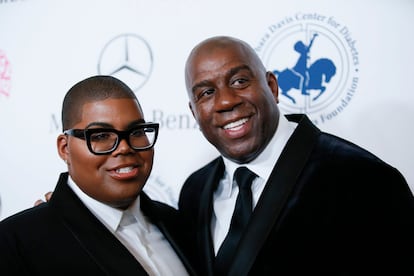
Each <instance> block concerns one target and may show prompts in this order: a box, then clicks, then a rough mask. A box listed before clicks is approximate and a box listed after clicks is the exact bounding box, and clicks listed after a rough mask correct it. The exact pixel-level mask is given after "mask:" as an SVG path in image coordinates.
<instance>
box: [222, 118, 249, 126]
mask: <svg viewBox="0 0 414 276" xmlns="http://www.w3.org/2000/svg"><path fill="white" fill-rule="evenodd" d="M247 121H248V119H247V118H243V119H240V120H238V121H235V122H232V123H230V124H227V125H225V126H224V127H223V128H224V129H230V128H236V127H238V126H241V125H242V124H244V123H245V122H247Z"/></svg>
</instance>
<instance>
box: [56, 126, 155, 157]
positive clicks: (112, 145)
mask: <svg viewBox="0 0 414 276" xmlns="http://www.w3.org/2000/svg"><path fill="white" fill-rule="evenodd" d="M158 128H159V124H158V123H144V124H139V125H136V126H134V127H132V128H130V129H128V130H124V131H120V130H116V129H113V128H89V129H68V130H65V131H64V132H63V133H64V134H66V135H71V136H74V137H77V138H80V139H84V140H85V139H86V144H87V145H88V148H89V150H90V152H92V153H93V154H97V155H103V154H110V153H111V152H113V151H115V149H116V148H117V147H118V145H119V143H120V142H121V140H122V139H125V140H126V141H127V143H128V145H129V146H130V147H131V148H132V149H134V150H136V151H143V150H148V149H150V148H152V147H153V146H154V144H155V141H156V140H157V137H158Z"/></svg>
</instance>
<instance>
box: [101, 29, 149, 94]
mask: <svg viewBox="0 0 414 276" xmlns="http://www.w3.org/2000/svg"><path fill="white" fill-rule="evenodd" d="M152 66H153V56H152V51H151V47H150V46H149V44H148V43H147V42H146V41H145V40H144V39H143V38H142V37H140V36H139V35H136V34H121V35H118V36H116V37H115V38H113V39H111V40H110V41H109V42H108V43H107V44H106V45H105V47H104V48H103V49H102V52H101V54H100V57H99V61H98V74H103V75H111V76H114V77H117V78H119V79H120V80H122V81H124V82H125V83H126V84H127V85H128V86H129V87H131V89H132V90H134V91H135V92H136V91H138V90H139V89H140V88H141V87H142V86H143V85H144V84H145V83H146V82H147V80H148V79H149V77H150V75H151V72H152Z"/></svg>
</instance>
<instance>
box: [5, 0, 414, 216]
mask: <svg viewBox="0 0 414 276" xmlns="http://www.w3.org/2000/svg"><path fill="white" fill-rule="evenodd" d="M413 28H414V1H411V0H394V1H389V0H388V1H386V0H375V1H374V0H366V1H360V0H347V1H329V0H326V1H322V0H314V1H309V0H290V1H275V0H257V1H245V0H238V1H235V0H228V1H221V0H210V1H205V0H204V1H201V0H151V1H149V0H146V1H144V0H119V1H107V0H99V1H98V0H95V1H93V0H86V1H85V0H60V1H53V0H8V1H7V0H3V1H1V0H0V200H1V203H0V219H2V218H5V217H7V216H9V215H11V214H13V213H16V212H18V211H20V210H23V209H26V208H29V207H31V206H33V204H34V202H35V201H36V200H37V199H40V198H43V195H44V194H45V193H46V192H48V191H52V190H53V188H54V186H55V185H56V182H57V179H58V175H59V173H60V172H63V171H65V170H66V166H65V164H64V162H63V161H62V160H60V158H59V157H58V154H57V150H56V137H57V135H58V134H59V133H60V132H61V122H60V109H61V104H62V100H63V96H64V95H65V93H66V92H67V90H68V89H69V88H70V87H71V86H72V85H73V84H75V83H76V82H78V81H80V80H82V79H84V78H86V77H89V76H92V75H96V74H106V75H114V76H116V77H118V78H120V79H122V80H123V81H125V82H126V83H127V84H128V85H129V86H130V87H131V88H132V89H133V90H134V92H135V93H136V95H137V96H138V98H139V99H140V101H141V104H142V106H143V109H144V112H145V116H146V120H147V121H155V122H159V123H160V126H161V128H160V135H159V140H158V142H157V144H156V148H155V162H154V168H153V172H152V175H151V177H150V180H149V182H148V183H147V185H146V187H145V190H146V191H147V192H148V193H149V194H150V195H151V196H152V197H154V198H156V199H159V200H161V201H164V202H167V203H169V204H171V205H173V206H176V203H177V198H178V194H179V190H180V188H181V185H182V183H183V182H184V180H185V178H186V177H187V176H188V175H189V174H190V173H191V172H192V171H194V170H195V169H197V168H199V167H200V166H202V165H203V164H204V163H206V162H208V161H209V160H211V159H212V158H214V157H215V156H217V152H216V150H215V149H214V148H213V147H212V146H210V145H209V144H208V143H207V142H206V140H205V139H204V137H203V136H202V134H201V133H200V131H199V129H198V127H197V125H196V124H195V121H194V119H193V117H192V115H191V112H190V110H189V108H188V100H187V94H186V90H185V86H184V73H183V72H184V63H185V59H186V57H187V55H188V54H189V52H190V50H191V49H192V47H193V46H194V45H195V44H197V43H198V42H200V41H201V40H203V39H205V38H207V37H210V36H215V35H230V36H235V37H238V38H241V39H243V40H245V41H247V42H248V43H250V44H251V45H252V46H253V48H254V49H255V50H256V51H257V53H258V54H259V56H260V57H261V58H262V59H263V62H264V63H265V65H266V67H267V68H268V70H271V71H273V72H275V74H276V75H277V76H278V79H279V86H280V93H281V94H280V101H281V102H280V108H281V110H282V112H283V113H296V112H304V113H307V114H308V115H309V117H310V118H311V119H312V120H313V121H314V122H315V123H316V125H317V126H318V127H319V128H320V129H322V130H324V131H328V132H331V133H333V134H336V135H338V136H342V137H344V138H346V139H349V140H351V141H353V142H355V143H357V144H359V145H361V146H363V147H365V148H367V149H368V150H370V151H371V152H373V153H374V154H376V155H377V156H379V157H380V158H382V159H384V160H385V161H387V162H388V163H390V164H391V165H393V166H394V167H397V168H398V169H399V170H400V171H401V172H402V173H403V174H404V176H405V177H406V179H407V181H408V183H409V184H410V187H411V188H412V189H413V190H414V169H413V158H414V147H413V145H412V144H413V141H414V124H413V122H412V120H413V119H414V91H413V89H412V82H411V81H412V80H413V73H414V71H413V69H412V66H413V64H414V51H413V49H414V30H413ZM304 48H308V49H309V51H308V58H307V59H306V57H305V56H304V55H306V53H305V52H304V51H302V50H301V49H304ZM303 60H305V63H302V65H303V66H306V68H307V69H308V72H309V76H308V78H309V83H308V84H307V85H304V86H302V77H303V74H304V72H300V70H296V68H298V67H299V66H295V65H296V64H297V63H298V62H303ZM297 87H302V89H300V90H299V89H298V88H297ZM343 173H344V174H348V173H353V172H352V171H346V170H344V172H343ZM384 204H386V203H384Z"/></svg>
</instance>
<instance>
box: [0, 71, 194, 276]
mask: <svg viewBox="0 0 414 276" xmlns="http://www.w3.org/2000/svg"><path fill="white" fill-rule="evenodd" d="M62 126H63V134H60V135H59V136H58V138H57V149H58V153H59V156H60V157H61V158H62V159H63V160H64V161H65V162H66V164H67V167H68V172H65V173H62V174H61V175H60V178H59V180H58V183H57V186H56V188H55V190H54V193H53V197H52V199H51V200H50V201H49V202H47V203H44V204H41V205H39V206H36V207H34V208H30V209H28V210H25V211H22V212H20V213H18V214H15V215H13V216H11V217H9V218H7V219H5V220H3V221H2V222H1V223H0V267H1V269H2V273H4V275H38V274H39V275H40V274H42V275H76V274H80V273H81V274H82V275H148V274H149V275H187V274H192V269H191V268H190V266H189V265H188V262H187V260H186V258H185V257H184V255H183V252H182V250H181V249H180V248H179V247H178V246H177V244H179V243H180V242H179V241H180V240H181V239H180V237H183V236H184V235H185V233H184V229H179V225H182V224H181V223H180V222H179V220H178V218H177V216H176V213H175V212H176V211H175V210H174V209H173V208H171V207H168V206H166V205H163V204H161V203H159V202H154V201H152V200H150V199H149V198H148V196H147V195H146V194H145V193H143V192H142V188H143V187H144V185H145V182H146V181H147V179H148V177H149V175H150V173H151V169H152V163H153V156H154V149H153V146H154V144H155V142H156V139H157V134H158V124H156V123H147V122H145V120H144V114H143V112H142V109H141V107H140V105H139V102H138V99H137V98H136V96H135V94H134V93H133V91H132V90H131V89H130V88H128V87H127V86H126V85H125V84H124V83H122V82H121V81H119V80H118V79H116V78H113V77H110V76H94V77H90V78H87V79H85V80H83V81H81V82H79V83H77V84H75V85H74V86H73V87H72V88H71V89H70V90H69V91H68V93H67V94H66V96H65V98H64V101H63V107H62ZM161 221H162V223H161ZM172 226H174V227H172Z"/></svg>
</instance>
